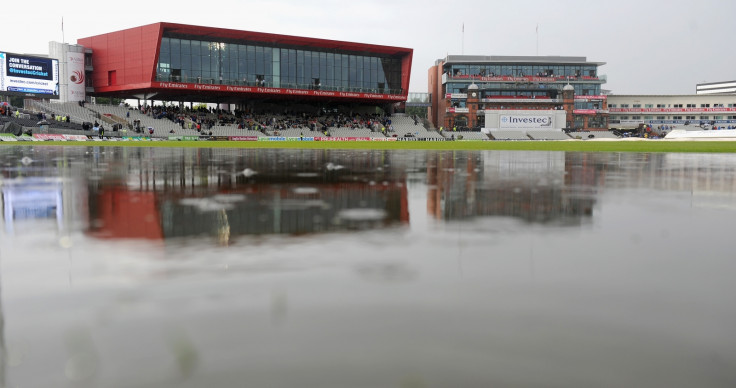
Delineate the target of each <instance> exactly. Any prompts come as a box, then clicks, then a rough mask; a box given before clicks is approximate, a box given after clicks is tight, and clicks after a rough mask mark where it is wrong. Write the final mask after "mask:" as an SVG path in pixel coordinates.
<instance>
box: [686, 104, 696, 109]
mask: <svg viewBox="0 0 736 388" xmlns="http://www.w3.org/2000/svg"><path fill="white" fill-rule="evenodd" d="M687 108H697V104H687Z"/></svg>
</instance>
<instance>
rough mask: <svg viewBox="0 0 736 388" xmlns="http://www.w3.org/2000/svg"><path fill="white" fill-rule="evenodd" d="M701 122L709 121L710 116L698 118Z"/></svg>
mask: <svg viewBox="0 0 736 388" xmlns="http://www.w3.org/2000/svg"><path fill="white" fill-rule="evenodd" d="M700 119H701V120H710V116H700Z"/></svg>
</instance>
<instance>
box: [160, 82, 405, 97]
mask: <svg viewBox="0 0 736 388" xmlns="http://www.w3.org/2000/svg"><path fill="white" fill-rule="evenodd" d="M151 86H152V87H154V88H163V89H179V90H195V91H206V92H222V93H257V94H278V95H284V96H318V97H336V98H367V99H376V100H393V101H404V100H406V97H405V96H403V95H397V94H381V93H357V92H339V91H334V90H305V89H282V88H266V87H258V86H237V85H210V84H190V83H180V82H153V83H152V85H151Z"/></svg>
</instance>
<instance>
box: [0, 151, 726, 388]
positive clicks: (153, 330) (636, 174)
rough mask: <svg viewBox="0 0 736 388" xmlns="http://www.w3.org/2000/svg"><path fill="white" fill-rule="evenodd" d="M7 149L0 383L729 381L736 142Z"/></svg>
mask: <svg viewBox="0 0 736 388" xmlns="http://www.w3.org/2000/svg"><path fill="white" fill-rule="evenodd" d="M0 168H2V186H1V188H2V194H3V201H2V203H3V215H4V216H3V221H2V231H1V232H0V314H1V317H2V327H1V328H2V331H0V348H2V349H0V351H1V353H0V356H2V357H1V358H0V361H2V362H1V364H0V380H1V381H0V386H1V387H4V386H7V387H52V386H53V387H234V386H238V387H241V386H246V387H400V388H419V387H565V388H569V387H581V388H582V387H670V388H671V387H734V386H736V282H735V281H734V280H733V279H734V274H735V273H736V254H735V253H734V251H735V249H734V248H735V247H736V244H734V237H733V236H734V233H735V232H736V221H734V220H735V219H736V155H735V154H644V153H578V152H568V153H565V152H521V151H514V152H511V151H340V150H266V149H261V150H253V149H169V148H155V149H154V148H116V147H47V146H21V147H12V146H6V147H0Z"/></svg>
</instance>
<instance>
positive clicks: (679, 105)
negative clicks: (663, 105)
mask: <svg viewBox="0 0 736 388" xmlns="http://www.w3.org/2000/svg"><path fill="white" fill-rule="evenodd" d="M672 107H673V108H682V104H672Z"/></svg>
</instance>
